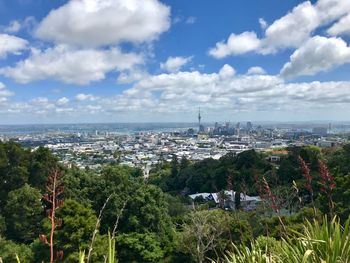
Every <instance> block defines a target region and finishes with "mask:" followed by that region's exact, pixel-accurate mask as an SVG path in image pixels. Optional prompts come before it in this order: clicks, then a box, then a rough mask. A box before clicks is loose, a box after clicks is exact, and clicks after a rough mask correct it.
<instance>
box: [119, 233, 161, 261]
mask: <svg viewBox="0 0 350 263" xmlns="http://www.w3.org/2000/svg"><path fill="white" fill-rule="evenodd" d="M117 247H118V258H119V260H120V262H145V263H146V262H160V261H161V259H163V257H164V254H165V252H164V250H163V249H162V246H161V242H160V240H159V237H158V236H157V234H156V233H136V232H132V233H128V234H121V235H119V236H118V240H117Z"/></svg>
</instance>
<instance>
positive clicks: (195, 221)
mask: <svg viewBox="0 0 350 263" xmlns="http://www.w3.org/2000/svg"><path fill="white" fill-rule="evenodd" d="M231 221H232V218H231V217H230V216H229V215H228V214H227V213H226V212H225V211H222V210H201V211H193V212H191V213H190V214H189V215H188V216H187V218H186V222H185V223H184V225H183V231H182V233H181V240H180V245H181V247H182V250H183V251H184V252H185V253H189V254H191V255H192V257H193V258H194V259H195V260H196V262H198V263H201V262H204V260H205V258H206V257H207V256H208V255H209V254H210V253H211V255H216V256H217V257H218V256H219V255H220V254H221V253H222V252H223V251H224V250H225V249H226V247H227V245H228V244H229V243H230V240H229V239H227V238H226V237H227V235H229V232H230V228H231Z"/></svg>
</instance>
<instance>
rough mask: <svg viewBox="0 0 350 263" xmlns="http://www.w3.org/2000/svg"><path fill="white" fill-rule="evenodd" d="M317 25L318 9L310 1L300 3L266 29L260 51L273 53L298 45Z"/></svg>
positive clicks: (318, 20)
mask: <svg viewBox="0 0 350 263" xmlns="http://www.w3.org/2000/svg"><path fill="white" fill-rule="evenodd" d="M319 25H320V18H319V14H318V10H317V9H316V8H315V7H314V6H313V5H312V4H311V3H310V2H304V3H301V4H300V5H298V6H296V7H295V8H294V9H293V10H292V12H290V13H288V14H287V15H285V16H283V17H282V18H280V19H278V20H276V21H274V22H273V23H272V24H271V25H270V26H269V27H268V28H267V29H266V32H265V39H264V40H263V41H264V44H263V47H262V50H261V52H262V53H273V52H275V51H276V50H277V49H281V48H290V47H292V48H295V47H298V46H299V45H300V44H301V43H303V42H304V41H305V40H307V39H308V38H309V36H310V34H311V33H312V32H313V30H315V29H316V28H317V27H318V26H319Z"/></svg>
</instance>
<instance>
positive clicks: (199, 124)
mask: <svg viewBox="0 0 350 263" xmlns="http://www.w3.org/2000/svg"><path fill="white" fill-rule="evenodd" d="M201 120H202V115H201V108H199V110H198V132H204V126H203V125H202V124H201Z"/></svg>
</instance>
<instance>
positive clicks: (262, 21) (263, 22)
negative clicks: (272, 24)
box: [259, 18, 268, 29]
mask: <svg viewBox="0 0 350 263" xmlns="http://www.w3.org/2000/svg"><path fill="white" fill-rule="evenodd" d="M259 24H260V27H261V29H266V28H267V26H268V24H267V22H266V21H265V19H264V18H259Z"/></svg>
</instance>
